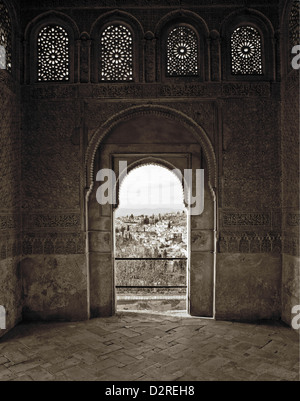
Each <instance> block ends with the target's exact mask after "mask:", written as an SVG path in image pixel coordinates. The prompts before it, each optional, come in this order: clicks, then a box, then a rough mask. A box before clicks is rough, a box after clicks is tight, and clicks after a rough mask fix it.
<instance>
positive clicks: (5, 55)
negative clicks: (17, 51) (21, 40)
mask: <svg viewBox="0 0 300 401" xmlns="http://www.w3.org/2000/svg"><path fill="white" fill-rule="evenodd" d="M0 69H1V70H5V69H6V70H7V71H9V72H11V22H10V17H9V14H8V10H7V8H6V6H5V4H4V3H3V1H2V0H0Z"/></svg>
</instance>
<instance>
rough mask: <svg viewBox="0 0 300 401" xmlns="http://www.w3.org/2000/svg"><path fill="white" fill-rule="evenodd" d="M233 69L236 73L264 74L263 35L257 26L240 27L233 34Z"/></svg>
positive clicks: (233, 72)
mask: <svg viewBox="0 0 300 401" xmlns="http://www.w3.org/2000/svg"><path fill="white" fill-rule="evenodd" d="M231 70H232V74H234V75H262V74H263V67H262V45H261V37H260V34H259V32H258V31H257V30H256V29H255V28H253V27H251V26H243V27H239V28H237V29H236V30H235V31H234V32H233V34H232V35H231Z"/></svg>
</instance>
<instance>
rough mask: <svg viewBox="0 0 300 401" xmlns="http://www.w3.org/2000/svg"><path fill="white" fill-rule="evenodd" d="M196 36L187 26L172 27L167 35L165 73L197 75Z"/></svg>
mask: <svg viewBox="0 0 300 401" xmlns="http://www.w3.org/2000/svg"><path fill="white" fill-rule="evenodd" d="M198 57H199V54H198V38H197V35H196V33H195V31H194V30H193V29H192V28H189V27H187V26H182V25H178V26H176V27H173V28H172V29H171V30H170V31H169V33H168V37H167V66H166V68H167V71H166V73H167V75H168V76H170V77H172V76H193V75H196V76H197V75H198V73H199V68H198Z"/></svg>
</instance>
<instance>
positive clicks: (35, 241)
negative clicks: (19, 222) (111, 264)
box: [22, 232, 85, 255]
mask: <svg viewBox="0 0 300 401" xmlns="http://www.w3.org/2000/svg"><path fill="white" fill-rule="evenodd" d="M83 253H85V234H84V233H82V232H75V233H61V232H60V233H25V234H24V236H23V240H22V254H23V255H34V254H39V255H54V254H61V255H73V254H83Z"/></svg>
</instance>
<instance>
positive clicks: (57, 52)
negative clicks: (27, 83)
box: [37, 24, 70, 82]
mask: <svg viewBox="0 0 300 401" xmlns="http://www.w3.org/2000/svg"><path fill="white" fill-rule="evenodd" d="M69 43H70V39H69V35H68V33H67V31H66V30H65V29H64V28H63V27H62V26H60V25H57V24H49V25H46V26H45V27H43V28H41V29H40V31H39V33H38V36H37V80H38V82H49V81H69V80H70V47H69Z"/></svg>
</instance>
